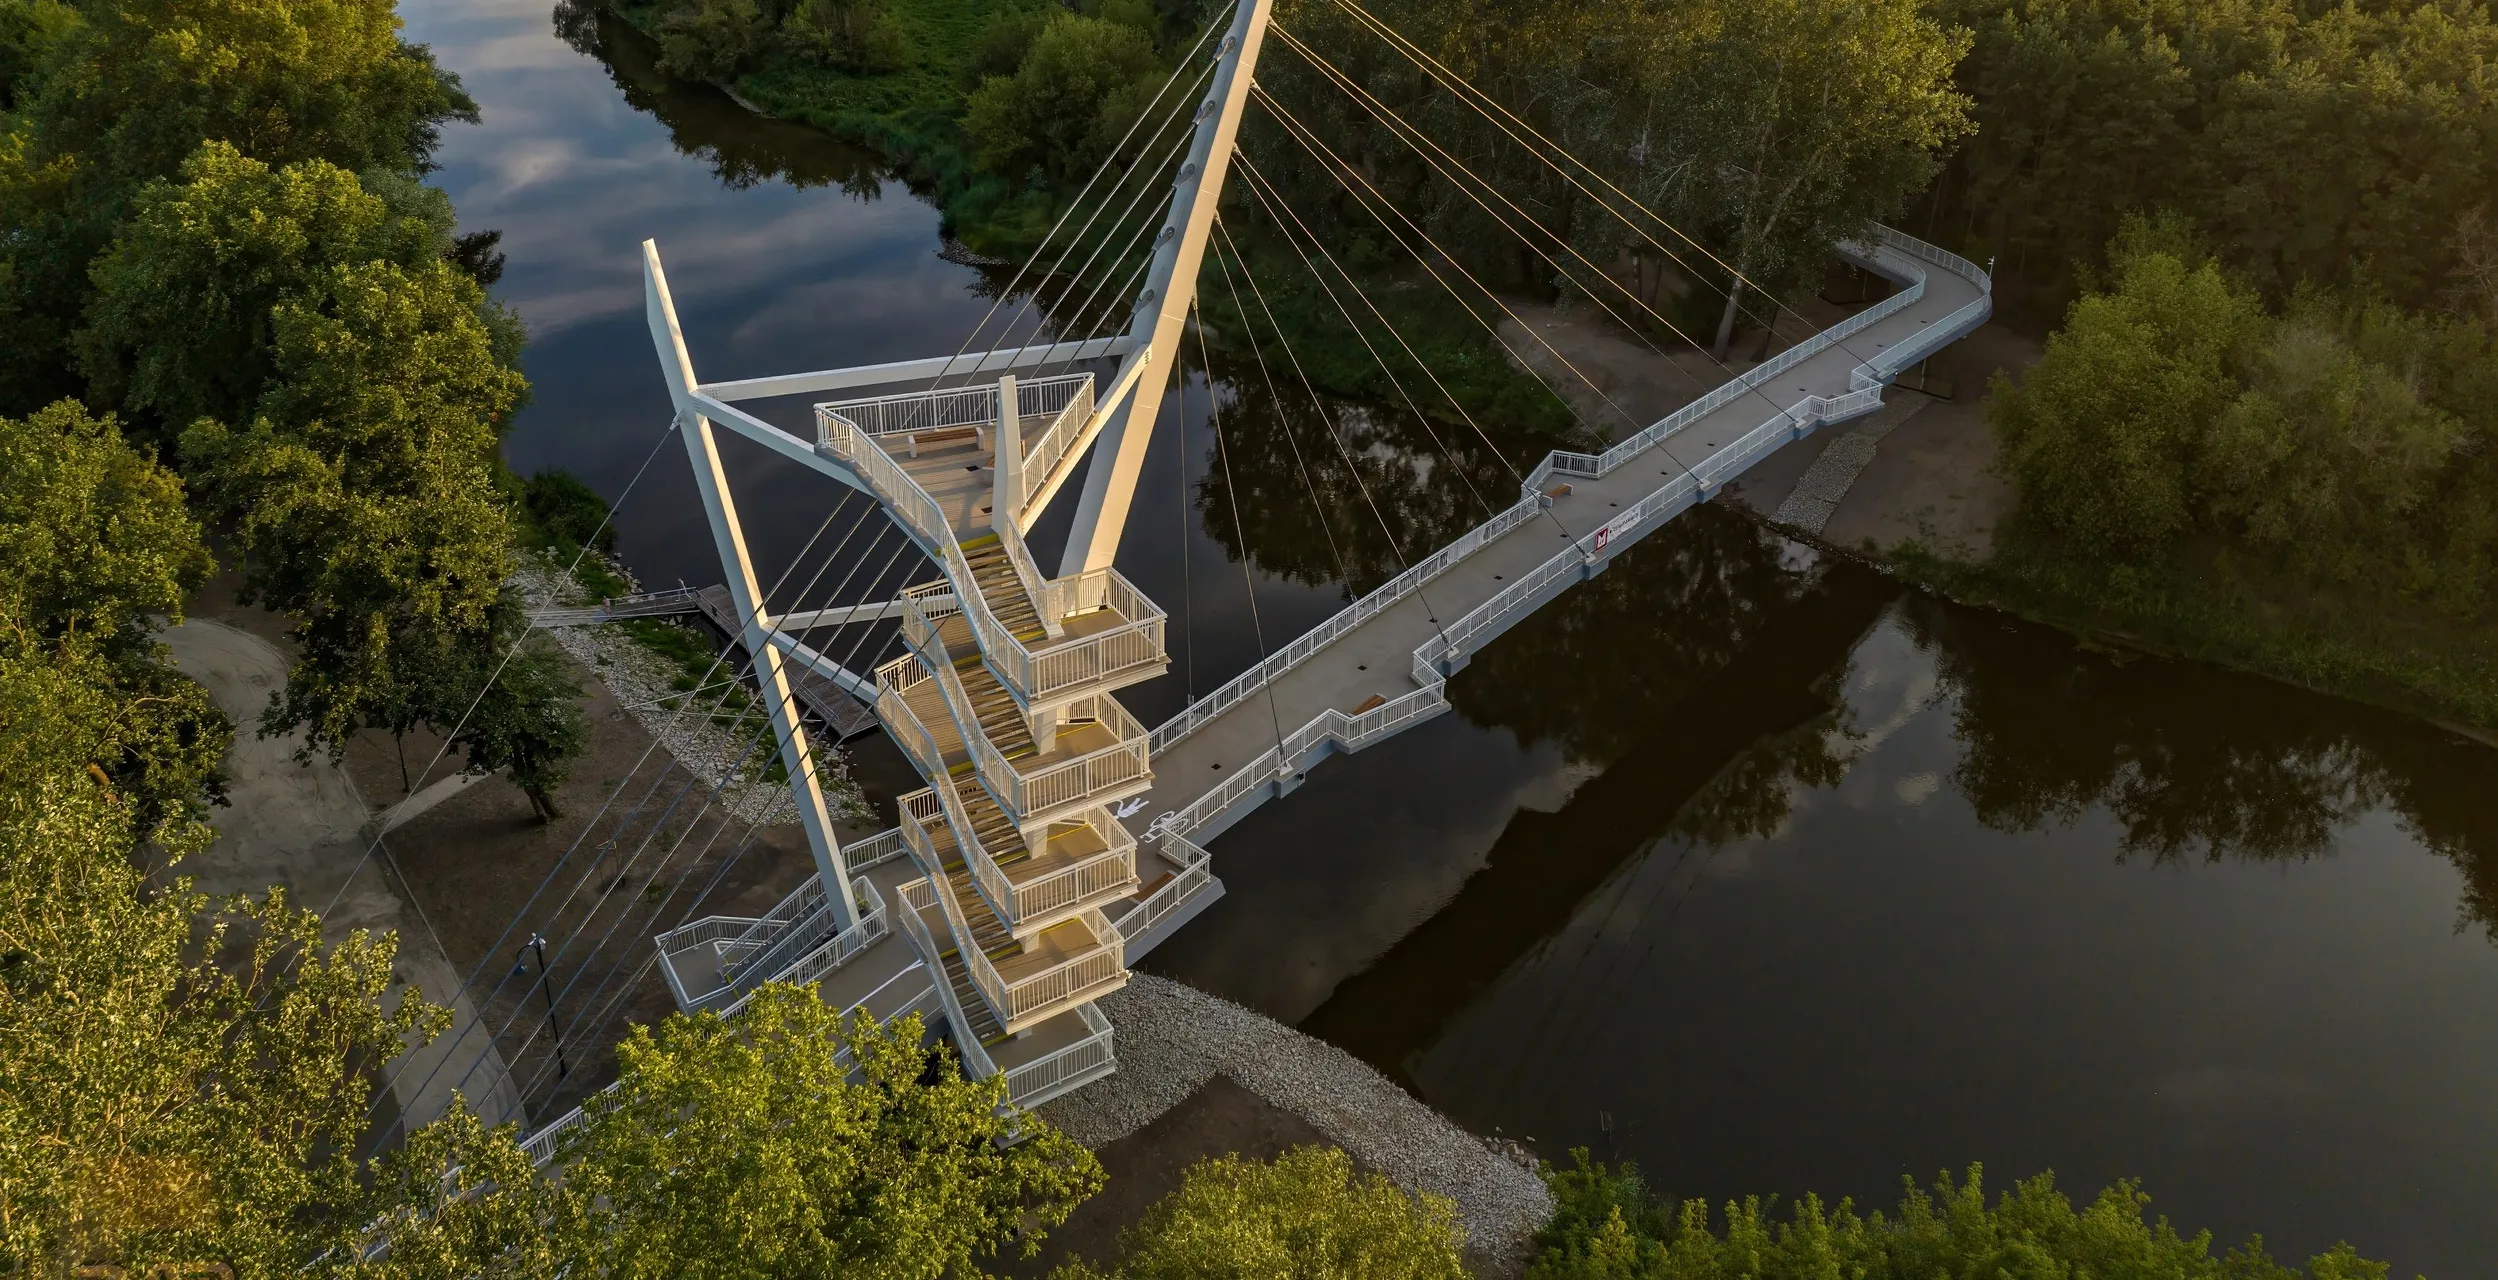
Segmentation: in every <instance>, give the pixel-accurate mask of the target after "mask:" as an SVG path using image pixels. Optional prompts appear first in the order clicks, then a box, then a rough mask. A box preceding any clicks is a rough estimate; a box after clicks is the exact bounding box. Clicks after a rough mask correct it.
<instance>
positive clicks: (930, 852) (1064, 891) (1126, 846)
mask: <svg viewBox="0 0 2498 1280" xmlns="http://www.w3.org/2000/svg"><path fill="white" fill-rule="evenodd" d="M948 790H949V788H947V787H943V786H932V787H930V788H928V789H926V790H923V791H914V792H912V793H911V794H909V795H906V796H904V797H902V800H901V804H900V807H901V810H902V820H903V822H904V824H905V826H906V827H907V828H908V830H909V832H910V838H911V846H912V848H913V849H914V851H916V852H918V853H919V854H920V866H921V867H922V868H923V869H925V870H926V871H927V872H928V873H929V874H930V875H943V874H945V872H946V868H945V866H944V865H943V862H942V860H941V859H942V855H941V854H940V853H939V852H938V851H937V848H936V840H935V837H934V836H933V835H932V834H931V833H930V832H929V830H928V825H929V824H930V823H932V822H936V821H939V820H943V821H944V822H945V824H946V827H947V829H948V830H949V831H950V832H958V833H959V832H960V831H962V830H963V829H964V827H965V826H966V825H967V824H966V822H965V821H963V820H960V819H958V817H957V816H956V815H957V814H958V813H959V809H958V806H957V804H956V802H955V801H954V799H953V797H951V796H949V795H947V794H946V792H947V791H948ZM1062 821H1063V820H1062ZM1076 821H1078V822H1080V823H1082V824H1083V825H1084V826H1086V827H1089V828H1091V829H1092V830H1093V831H1094V832H1095V833H1096V834H1098V835H1100V836H1101V837H1102V840H1103V843H1104V847H1103V848H1102V849H1100V850H1098V851H1096V852H1094V853H1092V854H1090V855H1087V856H1086V857H1084V858H1082V859H1080V860H1078V861H1075V862H1072V863H1070V864H1068V865H1067V866H1064V867H1061V868H1059V869H1057V870H1055V871H1051V872H1049V873H1047V874H1045V875H1041V876H1037V877H1034V878H1032V879H1030V880H1024V881H1017V880H1016V879H1015V877H1014V875H1013V874H1012V873H1010V872H1008V871H1007V870H1006V869H1005V868H1003V867H1002V866H1000V865H999V864H998V863H997V862H996V860H995V859H994V858H993V857H992V856H991V855H990V854H989V852H988V851H987V849H986V848H984V847H983V846H982V845H981V843H980V842H979V840H978V839H976V838H975V839H973V840H970V841H964V840H962V839H960V838H959V836H958V838H957V839H956V841H955V848H957V849H958V850H960V851H961V852H962V854H963V862H964V865H965V866H966V867H967V868H968V869H969V870H970V872H971V877H972V885H973V887H974V888H975V889H977V890H978V891H979V893H980V897H981V899H982V901H984V902H985V903H987V905H988V907H989V910H990V911H991V912H992V913H993V914H995V915H996V916H997V918H998V919H999V920H1000V921H1001V922H1003V923H1004V924H1005V925H1006V927H1007V929H1008V930H1009V931H1016V932H1019V931H1021V930H1023V929H1025V928H1026V927H1028V926H1029V925H1030V924H1031V923H1032V922H1033V921H1035V920H1041V919H1045V918H1047V917H1048V916H1049V915H1050V914H1051V913H1053V912H1058V911H1064V910H1066V909H1067V908H1069V907H1072V906H1075V905H1076V904H1078V903H1081V902H1084V901H1086V900H1087V899H1091V898H1098V897H1100V896H1101V895H1103V894H1105V893H1111V892H1114V891H1118V890H1122V889H1133V887H1134V886H1135V884H1136V837H1135V836H1133V835H1130V834H1128V829H1127V827H1126V826H1124V825H1123V824H1121V823H1120V822H1119V821H1118V820H1117V819H1115V818H1113V817H1111V816H1110V811H1109V810H1108V809H1105V808H1102V807H1101V806H1099V805H1095V806H1094V807H1093V808H1092V809H1090V810H1088V811H1086V812H1085V813H1083V814H1081V815H1079V816H1078V818H1077V819H1076ZM1047 853H1048V851H1047V849H1046V847H1044V848H1043V849H1040V850H1035V851H1033V856H1034V858H1035V859H1036V860H1037V859H1039V858H1042V857H1046V856H1047Z"/></svg>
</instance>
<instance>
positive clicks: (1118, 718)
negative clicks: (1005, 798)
mask: <svg viewBox="0 0 2498 1280" xmlns="http://www.w3.org/2000/svg"><path fill="white" fill-rule="evenodd" d="M1067 715H1068V718H1069V719H1071V720H1085V719H1091V720H1094V721H1095V722H1096V723H1099V724H1101V725H1102V726H1104V727H1105V728H1107V729H1109V730H1110V732H1111V735H1112V736H1113V737H1114V738H1115V739H1116V741H1114V742H1112V743H1111V744H1110V745H1109V746H1106V747H1098V748H1095V749H1094V750H1092V751H1088V752H1086V753H1084V754H1083V755H1080V756H1076V757H1074V758H1073V759H1069V760H1061V761H1057V762H1055V763H1052V764H1050V765H1048V766H1047V767H1044V768H1040V769H1035V770H1033V771H1031V772H1029V773H1027V772H1023V771H1021V770H1017V769H1014V768H1013V767H1012V766H1011V765H1009V764H1008V763H1007V761H1006V760H1005V758H1004V757H1002V756H1001V757H999V758H998V764H999V766H1000V767H1001V768H1003V769H1004V770H1005V771H1006V777H1005V778H1003V779H1001V780H1000V781H1003V782H1004V783H1005V785H1006V786H1007V788H1008V789H1009V790H1010V791H1012V793H1013V802H1012V803H1011V804H1009V805H1008V806H1007V807H1008V809H1009V810H1010V811H1012V812H1015V813H1020V814H1022V815H1023V816H1024V817H1025V818H1026V819H1027V820H1031V819H1034V818H1036V817H1037V816H1039V815H1041V814H1044V813H1048V812H1050V811H1052V810H1055V809H1057V808H1058V807H1059V806H1061V805H1065V804H1069V803H1073V802H1075V801H1079V800H1084V799H1088V798H1095V797H1098V796H1099V795H1100V794H1101V793H1102V792H1104V791H1106V790H1108V789H1110V788H1112V787H1116V786H1120V785H1122V784H1125V783H1129V782H1133V781H1135V780H1137V779H1139V778H1148V777H1151V776H1152V774H1153V769H1152V748H1151V739H1150V737H1149V736H1148V735H1147V734H1146V732H1145V726H1144V725H1142V724H1139V723H1137V720H1136V718H1135V717H1134V716H1132V715H1129V714H1128V709H1127V708H1126V707H1124V706H1121V705H1120V704H1119V701H1118V699H1116V698H1112V697H1110V696H1108V695H1106V694H1094V695H1092V696H1090V697H1086V698H1081V699H1078V700H1077V701H1075V702H1072V703H1069V704H1068V705H1067ZM983 745H985V740H984V743H983ZM992 754H994V752H992Z"/></svg>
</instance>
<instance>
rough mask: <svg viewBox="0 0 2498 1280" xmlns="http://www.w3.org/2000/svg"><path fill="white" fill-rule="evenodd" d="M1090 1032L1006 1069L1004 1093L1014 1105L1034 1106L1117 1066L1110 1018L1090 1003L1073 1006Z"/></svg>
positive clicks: (1117, 1058)
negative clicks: (1072, 1041) (1081, 1037)
mask: <svg viewBox="0 0 2498 1280" xmlns="http://www.w3.org/2000/svg"><path fill="white" fill-rule="evenodd" d="M1076 1013H1077V1014H1078V1015H1079V1016H1080V1017H1082V1018H1083V1019H1084V1026H1085V1030H1087V1031H1088V1032H1090V1033H1091V1034H1089V1035H1087V1036H1085V1037H1084V1038H1083V1039H1081V1040H1078V1041H1076V1042H1075V1043H1074V1044H1071V1045H1068V1046H1066V1047H1064V1048H1061V1049H1057V1050H1054V1051H1052V1052H1050V1053H1048V1054H1045V1055H1043V1056H1041V1057H1038V1058H1035V1059H1033V1060H1032V1061H1030V1062H1027V1063H1024V1064H1023V1065H1022V1066H1019V1067H1010V1068H1008V1069H1007V1072H1006V1096H1007V1098H1008V1099H1009V1100H1011V1101H1012V1102H1014V1104H1015V1105H1016V1106H1019V1107H1024V1108H1031V1107H1037V1106H1039V1105H1041V1104H1042V1103H1044V1102H1047V1101H1049V1100H1050V1099H1052V1098H1055V1097H1057V1096H1059V1095H1060V1094H1063V1093H1065V1092H1067V1091H1068V1090H1070V1089H1073V1088H1075V1087H1077V1086H1079V1085H1083V1084H1087V1083H1089V1082H1091V1081H1094V1080H1098V1079H1100V1078H1101V1077H1103V1076H1106V1075H1109V1074H1110V1073H1111V1072H1113V1071H1116V1070H1118V1069H1119V1057H1118V1054H1117V1052H1116V1050H1115V1046H1114V1044H1113V1042H1112V1036H1113V1033H1112V1031H1111V1027H1110V1019H1108V1018H1105V1017H1103V1016H1102V1012H1101V1010H1099V1009H1096V1008H1094V1007H1093V1006H1092V1005H1090V1004H1081V1005H1077V1006H1076Z"/></svg>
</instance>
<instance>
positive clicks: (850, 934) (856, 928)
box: [720, 880, 892, 1018]
mask: <svg viewBox="0 0 2498 1280" xmlns="http://www.w3.org/2000/svg"><path fill="white" fill-rule="evenodd" d="M858 887H859V898H860V902H859V907H860V911H859V922H858V923H857V924H854V925H852V926H850V927H849V928H847V929H844V930H842V931H841V932H839V933H837V934H834V935H833V936H832V937H831V938H829V939H827V940H825V941H824V942H822V943H820V944H818V945H817V946H816V948H815V949H814V950H812V951H809V952H807V953H806V954H804V955H802V956H799V957H798V958H797V959H796V960H793V961H791V962H790V964H789V966H788V967H787V968H784V969H782V970H781V971H779V972H778V973H774V974H772V975H771V976H770V977H769V978H766V979H764V980H763V981H758V982H753V983H749V984H747V985H746V987H745V989H744V990H743V991H742V992H741V993H740V994H739V995H738V997H737V999H736V1000H735V1001H733V1002H731V1003H730V1004H729V1005H728V1007H727V1008H724V1009H722V1010H721V1011H720V1016H721V1017H723V1018H726V1017H731V1016H733V1015H735V1014H736V1013H737V1012H738V1011H739V1010H741V1009H744V1008H745V1007H746V1005H747V1003H748V1002H749V1001H751V1000H753V999H754V998H755V992H756V991H757V990H759V989H761V988H762V987H763V985H764V983H765V982H787V983H793V984H795V985H798V986H802V987H803V986H806V985H808V984H810V983H815V982H821V981H823V980H824V979H825V978H827V977H830V976H831V975H832V974H833V972H834V971H835V970H837V969H839V968H841V967H842V966H843V965H846V964H848V963H850V962H851V961H853V960H856V959H858V958H859V957H860V956H862V955H865V954H866V953H867V949H868V948H869V947H872V946H875V945H876V944H877V943H879V942H881V941H883V940H884V938H885V935H887V934H888V933H890V932H892V928H891V925H890V923H889V917H888V915H887V913H886V911H885V895H883V894H882V893H879V892H877V891H876V886H875V885H874V884H871V883H869V882H868V881H865V880H861V881H859V885H858ZM758 972H759V971H758Z"/></svg>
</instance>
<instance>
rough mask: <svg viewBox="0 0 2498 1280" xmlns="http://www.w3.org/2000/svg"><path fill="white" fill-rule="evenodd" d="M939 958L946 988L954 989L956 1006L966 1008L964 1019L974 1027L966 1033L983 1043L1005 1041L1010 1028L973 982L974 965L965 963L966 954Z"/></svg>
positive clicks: (951, 953)
mask: <svg viewBox="0 0 2498 1280" xmlns="http://www.w3.org/2000/svg"><path fill="white" fill-rule="evenodd" d="M938 959H939V963H941V964H943V965H944V966H945V983H946V985H947V986H949V987H952V988H954V1003H956V1004H958V1005H961V1006H962V1007H963V1020H964V1021H966V1022H969V1023H970V1024H971V1025H970V1026H969V1027H967V1028H965V1030H966V1031H968V1032H970V1034H971V1037H972V1038H973V1039H974V1040H978V1041H979V1042H980V1043H982V1044H996V1043H997V1042H998V1041H1000V1040H1003V1039H1005V1038H1006V1026H1005V1024H1003V1023H1001V1022H999V1021H998V1020H997V1011H996V1010H994V1009H991V1008H990V1007H989V1002H988V1000H987V999H985V998H984V997H982V996H981V994H980V988H979V987H978V986H976V985H975V984H974V983H973V982H972V980H971V966H969V965H967V964H964V963H963V953H962V952H961V951H959V950H949V951H947V952H946V953H945V954H944V955H943V956H940V957H939V958H938Z"/></svg>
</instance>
